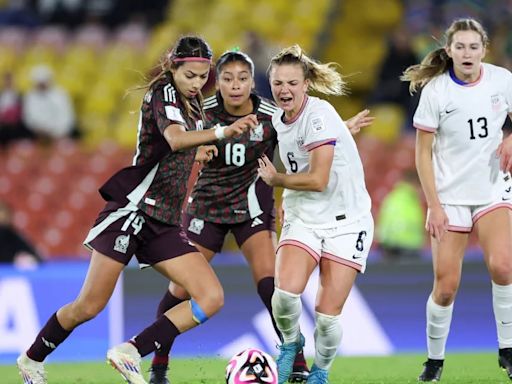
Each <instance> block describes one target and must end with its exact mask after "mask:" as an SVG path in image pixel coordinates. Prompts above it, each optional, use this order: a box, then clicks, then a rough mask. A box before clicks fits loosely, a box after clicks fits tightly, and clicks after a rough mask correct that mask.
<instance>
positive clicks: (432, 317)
mask: <svg viewBox="0 0 512 384" xmlns="http://www.w3.org/2000/svg"><path fill="white" fill-rule="evenodd" d="M452 313H453V303H452V304H450V305H449V306H447V307H443V306H441V305H438V304H436V303H435V302H434V300H433V299H432V295H430V296H429V298H428V301H427V347H428V357H429V359H433V360H443V359H444V352H445V347H446V340H447V339H448V333H449V332H450V324H451V322H452Z"/></svg>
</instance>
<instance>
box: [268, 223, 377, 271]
mask: <svg viewBox="0 0 512 384" xmlns="http://www.w3.org/2000/svg"><path fill="white" fill-rule="evenodd" d="M372 242H373V217H372V215H371V214H368V215H365V216H363V217H361V218H360V219H358V220H356V221H354V222H352V223H350V224H346V225H343V224H339V225H337V226H335V227H332V228H326V229H318V228H311V227H307V226H305V225H304V224H301V223H296V222H294V223H289V222H285V223H284V225H283V229H282V231H281V237H280V238H279V244H278V246H277V249H278V250H279V248H281V247H282V246H283V245H293V246H296V247H299V248H302V249H303V250H305V251H306V252H307V253H309V254H310V255H311V256H312V257H313V258H314V259H315V260H316V262H317V263H318V262H319V261H320V258H321V257H325V258H327V259H329V260H333V261H336V262H338V263H340V264H344V265H347V266H349V267H352V268H354V269H356V270H357V271H359V272H361V273H364V270H365V269H366V259H367V258H368V252H369V251H370V247H371V245H372Z"/></svg>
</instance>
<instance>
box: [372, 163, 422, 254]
mask: <svg viewBox="0 0 512 384" xmlns="http://www.w3.org/2000/svg"><path fill="white" fill-rule="evenodd" d="M423 211H424V210H423V206H422V203H421V199H420V194H419V182H418V177H417V175H416V171H415V170H412V169H411V170H407V171H405V173H404V176H403V179H402V181H399V182H398V183H396V184H395V185H394V187H393V189H392V190H391V191H390V192H389V194H388V195H387V196H386V197H385V198H384V199H383V201H382V204H381V207H380V211H379V214H378V219H377V227H376V235H377V241H378V243H379V246H380V249H381V251H382V257H383V259H384V260H385V261H407V260H414V259H418V258H419V256H420V252H421V250H422V248H423V245H424V241H425V216H424V213H423Z"/></svg>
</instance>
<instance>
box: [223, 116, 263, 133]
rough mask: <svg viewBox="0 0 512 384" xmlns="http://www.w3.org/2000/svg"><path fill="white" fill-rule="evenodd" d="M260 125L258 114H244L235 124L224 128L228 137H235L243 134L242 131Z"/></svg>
mask: <svg viewBox="0 0 512 384" xmlns="http://www.w3.org/2000/svg"><path fill="white" fill-rule="evenodd" d="M257 125H258V119H257V118H256V115H254V114H251V115H247V116H244V117H242V118H240V119H238V120H237V121H235V122H234V123H233V124H231V125H228V126H227V127H226V128H225V129H224V135H225V136H226V137H233V136H238V135H241V134H242V133H244V132H246V131H247V130H248V129H253V128H255V127H256V126H257Z"/></svg>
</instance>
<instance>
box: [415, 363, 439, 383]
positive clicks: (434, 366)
mask: <svg viewBox="0 0 512 384" xmlns="http://www.w3.org/2000/svg"><path fill="white" fill-rule="evenodd" d="M443 363H444V360H433V359H428V360H427V361H425V362H424V363H423V367H424V368H423V372H421V375H420V376H419V377H418V381H423V382H428V381H431V382H437V381H440V380H441V373H443Z"/></svg>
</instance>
